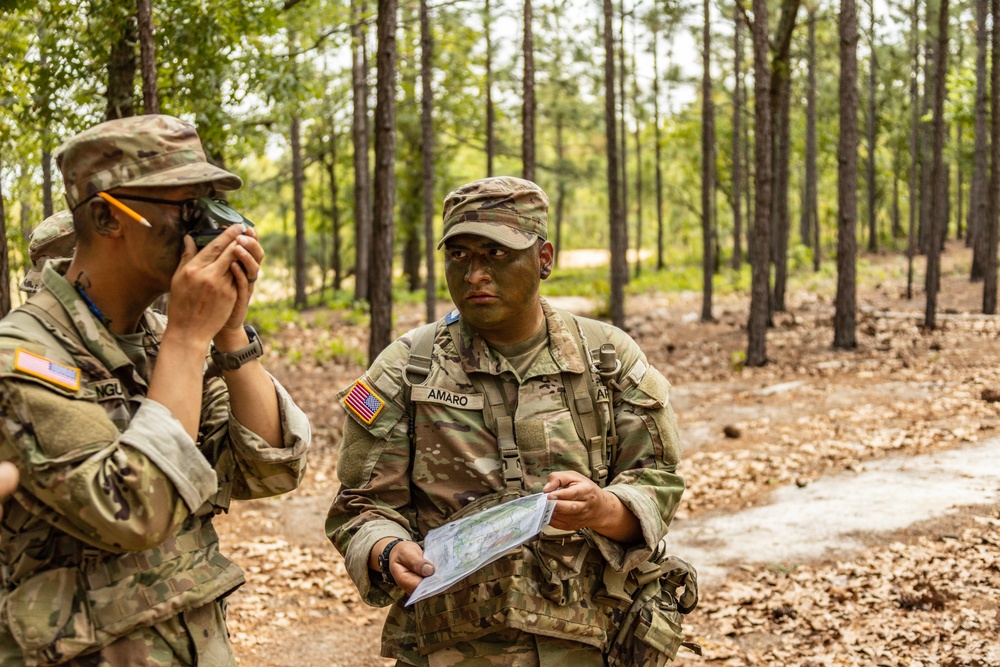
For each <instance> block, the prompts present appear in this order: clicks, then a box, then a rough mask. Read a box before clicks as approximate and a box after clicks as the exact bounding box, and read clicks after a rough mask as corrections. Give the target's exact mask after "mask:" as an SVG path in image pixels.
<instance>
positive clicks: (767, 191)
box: [746, 0, 771, 366]
mask: <svg viewBox="0 0 1000 667" xmlns="http://www.w3.org/2000/svg"><path fill="white" fill-rule="evenodd" d="M751 32H752V36H753V70H754V125H755V127H756V128H757V130H756V137H755V144H754V163H755V165H756V166H755V168H754V172H755V174H756V189H755V193H754V218H753V221H754V222H753V235H752V236H751V245H750V264H751V267H752V271H751V287H750V319H749V321H748V323H747V359H746V364H747V366H763V365H764V364H766V363H767V320H768V298H769V293H770V284H769V282H770V281H769V276H768V274H769V272H770V271H769V261H770V257H769V255H770V250H771V239H770V231H771V97H770V91H771V68H770V66H769V63H768V54H769V50H768V29H767V0H753V28H752V31H751Z"/></svg>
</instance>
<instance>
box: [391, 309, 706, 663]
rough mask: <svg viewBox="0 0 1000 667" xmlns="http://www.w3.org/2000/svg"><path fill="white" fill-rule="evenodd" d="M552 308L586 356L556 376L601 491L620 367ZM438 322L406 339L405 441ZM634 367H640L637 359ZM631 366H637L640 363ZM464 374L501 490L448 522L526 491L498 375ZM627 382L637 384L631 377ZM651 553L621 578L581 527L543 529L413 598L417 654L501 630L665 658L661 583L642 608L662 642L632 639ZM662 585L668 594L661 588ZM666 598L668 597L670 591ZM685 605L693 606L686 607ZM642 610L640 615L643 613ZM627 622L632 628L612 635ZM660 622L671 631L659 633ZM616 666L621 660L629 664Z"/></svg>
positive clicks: (674, 617)
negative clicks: (493, 447)
mask: <svg viewBox="0 0 1000 667" xmlns="http://www.w3.org/2000/svg"><path fill="white" fill-rule="evenodd" d="M554 310H555V313H556V315H557V316H558V317H559V318H560V319H561V320H562V321H563V322H564V323H565V325H566V328H567V329H568V330H569V331H570V332H571V335H572V337H573V339H574V341H575V343H576V345H577V348H578V349H579V351H580V353H581V355H582V357H583V359H584V362H585V363H584V365H585V367H586V371H585V372H584V373H582V374H577V373H566V372H564V373H561V374H560V377H561V381H562V383H563V386H564V389H565V396H566V402H567V407H568V408H569V410H570V413H571V415H572V418H573V423H574V426H575V428H576V431H577V434H578V436H579V437H580V440H581V442H583V443H585V446H586V447H587V451H588V460H589V464H590V471H591V474H590V477H591V479H592V480H593V481H594V482H595V483H597V484H598V485H599V486H601V487H604V486H606V484H607V482H608V476H609V470H610V469H611V468H612V467H613V464H614V461H615V450H616V446H617V444H618V437H617V433H616V429H615V424H614V418H613V416H614V396H613V394H612V391H611V390H612V389H617V390H619V391H621V390H624V389H625V388H626V386H627V385H626V386H622V385H619V384H617V383H616V382H614V380H612V378H613V377H614V376H615V375H617V373H618V371H619V370H620V367H621V362H620V361H618V360H617V359H616V350H615V347H614V345H613V344H611V343H609V342H606V338H605V334H604V329H603V327H602V326H601V325H600V323H598V322H596V321H594V320H589V319H586V318H579V319H578V318H576V317H574V316H573V315H571V314H570V313H568V312H565V311H562V310H557V309H554ZM446 323H447V327H448V330H449V335H450V336H451V338H452V340H453V341H454V342H455V343H456V344H457V343H458V341H459V340H460V336H459V326H460V325H459V323H458V321H457V319H452V320H451V321H447V322H446ZM437 327H438V323H437V322H434V323H431V324H427V325H424V326H423V327H420V328H418V329H416V330H415V331H414V332H413V334H412V338H411V347H410V355H409V358H408V360H407V366H406V369H405V372H404V376H403V377H404V383H403V384H404V387H405V389H404V392H405V393H404V400H405V401H406V402H407V405H408V409H409V414H410V424H411V432H410V436H411V437H413V432H412V425H413V423H414V414H415V403H414V401H413V400H411V397H412V396H413V394H414V393H415V392H419V391H420V389H421V385H422V383H423V382H424V381H425V380H426V379H427V377H428V375H429V374H430V370H431V365H432V363H433V355H432V351H433V343H434V337H435V335H436V332H437ZM581 330H582V331H581ZM581 333H582V335H581ZM594 343H599V344H598V345H597V346H596V347H594V348H593V349H591V348H590V347H588V344H589V345H593V344H594ZM637 363H639V364H642V362H641V361H639V362H637ZM638 370H639V371H642V370H644V367H643V368H640V369H638ZM630 375H631V374H630ZM639 375H641V372H640V373H639ZM469 379H470V381H471V382H472V384H473V386H474V387H475V388H476V390H477V391H478V392H479V393H480V394H482V395H484V396H485V398H486V400H485V401H484V406H483V417H484V421H485V423H486V425H487V427H488V428H489V429H490V430H492V431H493V433H494V435H495V436H496V438H497V446H498V449H499V453H500V458H501V466H502V470H501V471H502V475H503V479H504V484H505V486H506V489H505V490H504V491H502V492H499V493H495V494H492V495H489V496H486V497H483V498H480V499H479V500H477V501H475V502H473V503H470V504H469V505H466V506H465V507H463V508H462V509H461V510H460V511H459V512H456V513H455V514H454V515H453V516H452V517H451V519H452V520H454V519H459V518H461V517H463V516H468V515H470V514H474V513H476V512H478V511H480V510H483V509H486V508H487V507H491V506H494V505H497V504H500V503H502V502H505V501H507V500H510V499H512V498H514V497H517V496H520V495H524V494H525V493H526V491H525V490H524V488H523V474H522V471H521V465H520V461H519V452H518V448H517V443H516V441H515V429H514V425H513V415H512V414H511V409H510V405H509V404H508V401H507V397H506V393H505V392H504V388H503V382H502V380H501V379H500V378H499V377H497V376H492V377H489V378H486V379H484V378H482V377H479V376H478V374H476V373H471V374H469ZM631 381H634V382H636V383H638V378H636V379H634V380H631ZM627 382H629V380H626V383H627ZM654 556H656V558H655V559H651V561H650V562H649V563H644V564H643V566H642V567H640V568H639V569H638V570H637V571H635V572H634V573H630V574H629V575H625V574H623V573H621V572H616V571H614V569H613V568H611V567H606V566H605V562H604V559H603V557H602V556H601V554H600V552H599V551H598V549H597V548H596V547H595V546H594V545H593V544H592V543H591V542H590V540H589V539H588V537H587V536H586V534H585V531H564V530H558V529H554V528H552V527H546V528H545V530H543V531H542V533H541V534H540V535H539V536H538V538H537V539H535V540H532V541H529V542H528V543H527V544H525V545H523V546H522V547H519V548H517V549H515V550H513V551H512V552H511V553H509V554H507V555H505V556H504V557H502V558H500V559H499V560H497V561H495V562H493V563H491V564H489V565H486V566H485V567H483V568H481V569H479V570H477V571H476V572H474V573H473V574H471V575H470V576H469V577H467V578H466V579H463V580H462V581H461V582H459V583H457V584H455V585H454V586H452V587H451V588H449V589H448V590H446V591H444V592H443V593H441V594H440V595H437V596H434V597H431V598H429V599H425V600H421V601H418V602H417V603H416V604H415V605H414V616H415V624H416V628H415V630H416V635H417V643H418V648H419V652H420V654H421V655H427V654H429V653H432V652H433V651H436V650H439V649H442V648H446V647H448V646H452V645H454V644H456V643H458V642H462V641H472V640H475V639H478V638H479V637H483V636H486V635H488V634H490V633H492V632H495V631H496V630H499V629H501V628H504V627H507V628H514V629H518V630H521V631H523V632H530V633H534V634H540V635H545V636H550V637H555V638H558V639H567V640H571V641H576V642H581V643H583V644H588V645H591V646H594V647H596V648H599V649H600V650H602V651H603V652H605V654H608V655H609V658H613V659H615V660H618V659H619V658H616V656H618V655H621V656H624V655H625V653H626V652H627V651H628V652H630V653H629V655H632V652H631V651H632V647H633V644H638V645H639V646H640V649H641V651H642V652H643V653H644V654H645V653H648V654H649V655H647V656H646V658H649V659H650V660H651V659H652V658H653V654H654V653H657V652H660V653H661V654H663V655H667V653H669V658H672V657H673V655H674V654H675V653H676V650H677V647H678V646H679V645H680V644H681V640H682V635H681V633H680V613H681V612H680V611H679V610H678V608H677V606H676V605H674V607H673V608H672V609H667V608H663V605H660V604H659V602H660V601H661V600H660V599H659V598H657V597H656V596H657V595H659V593H660V591H661V587H660V586H659V585H656V593H655V594H654V593H651V592H650V593H649V594H647V595H646V597H645V599H644V605H645V602H648V601H650V600H653V601H654V603H655V605H654V606H657V607H658V608H660V612H659V613H655V612H654V613H652V616H655V617H656V618H657V620H658V621H660V622H658V623H657V625H656V627H655V629H654V631H652V632H650V633H649V635H650V640H651V641H657V642H659V644H660V647H658V648H657V647H654V650H652V651H648V650H646V649H647V647H648V646H649V645H650V643H649V642H644V641H642V639H641V637H640V641H639V642H634V641H631V640H632V639H633V637H632V635H634V630H635V629H636V628H642V627H646V628H648V627H649V623H647V624H646V625H645V626H642V625H641V624H640V623H637V622H635V620H634V619H633V616H636V617H638V612H637V613H636V614H634V615H633V614H632V613H631V610H632V608H633V607H634V606H636V605H635V603H636V599H638V598H641V597H642V596H640V595H638V594H639V592H640V590H644V591H649V590H650V589H651V588H652V584H656V583H657V582H658V580H659V577H660V575H661V572H660V563H659V561H660V560H662V558H663V556H664V554H663V553H662V552H659V551H658V553H657V554H654ZM692 571H693V570H692ZM654 580H655V581H654ZM692 581H693V580H692ZM644 587H645V588H644ZM689 589H690V590H692V591H693V593H692V594H693V595H694V597H695V599H697V593H696V591H697V589H696V587H694V586H691V587H689ZM675 590H676V589H675ZM663 591H664V592H666V589H665V588H664V589H663ZM669 595H670V594H669V593H667V596H668V597H669ZM654 598H655V599H654ZM645 606H647V607H648V606H649V605H645ZM691 607H692V608H693V604H692V605H691ZM647 611H648V610H647ZM687 611H690V609H688V610H687ZM687 611H684V612H683V613H687ZM405 613H406V612H404V611H402V610H401V609H400V608H399V607H398V606H396V607H394V608H393V609H392V610H391V611H390V617H392V616H396V615H402V614H405ZM664 615H668V616H669V621H667V620H664ZM649 616H650V614H647V618H648V617H649ZM391 621H392V622H394V623H396V624H400V625H402V626H404V627H405V625H406V623H405V620H404V619H403V618H397V619H391ZM626 621H631V622H629V623H626ZM626 626H628V627H630V628H632V630H629V631H626V632H625V633H622V632H619V630H621V629H623V628H626ZM667 628H669V629H670V630H671V631H670V632H666V633H665V632H664V630H665V629H667ZM625 635H628V637H626V636H625ZM660 648H665V649H666V653H664V652H662V651H660ZM669 658H667V659H669ZM620 659H621V660H627V659H628V658H627V657H623V658H620ZM614 664H622V665H624V664H627V662H620V663H618V662H616V663H614ZM634 664H640V663H634ZM642 664H653V662H645V663H642Z"/></svg>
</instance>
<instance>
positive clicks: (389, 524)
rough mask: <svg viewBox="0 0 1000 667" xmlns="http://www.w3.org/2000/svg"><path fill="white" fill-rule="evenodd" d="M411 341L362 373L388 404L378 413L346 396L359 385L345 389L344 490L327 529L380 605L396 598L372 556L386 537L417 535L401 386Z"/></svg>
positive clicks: (366, 596)
mask: <svg viewBox="0 0 1000 667" xmlns="http://www.w3.org/2000/svg"><path fill="white" fill-rule="evenodd" d="M408 355H409V345H408V344H407V343H406V342H404V341H397V342H396V343H394V344H393V345H392V346H390V347H389V348H387V349H386V350H385V351H384V352H383V353H382V354H381V355H380V356H379V358H378V359H376V360H375V363H374V364H373V365H372V367H371V368H370V369H369V370H368V372H367V373H366V374H365V375H364V376H363V377H362V378H361V379H360V381H359V382H362V383H364V386H366V387H367V388H368V389H367V390H366V391H370V392H371V393H372V394H373V395H374V396H375V397H376V399H377V400H378V401H380V402H381V403H382V406H381V407H380V408H379V410H378V414H377V416H376V417H374V418H373V419H371V420H370V422H366V420H365V417H366V416H367V414H365V413H362V414H359V413H358V412H356V411H354V410H353V409H352V408H350V407H349V405H348V403H347V402H346V401H347V399H348V397H349V396H350V394H351V392H352V391H353V390H354V388H355V387H356V386H358V385H357V383H355V385H352V386H351V387H349V388H347V389H345V390H344V391H343V392H341V393H340V399H341V404H342V405H344V406H345V409H346V411H347V413H348V419H347V422H346V423H345V425H344V435H343V438H342V440H341V443H340V453H339V457H338V459H337V475H338V477H339V478H340V491H339V492H338V493H337V496H336V497H335V498H334V500H333V504H332V505H331V506H330V511H329V514H328V516H327V519H326V534H327V536H328V537H329V538H330V540H331V541H332V542H333V544H334V545H335V546H336V547H337V549H338V550H339V551H340V553H341V554H343V556H344V561H345V563H346V565H347V571H348V574H350V576H351V579H352V580H353V581H354V583H355V585H356V586H357V587H358V591H359V592H360V593H361V597H362V599H363V600H364V601H365V602H366V603H368V604H370V605H374V606H385V605H388V604H391V603H392V602H393V598H392V597H391V596H390V591H389V589H388V587H386V586H385V585H384V584H382V582H381V579H380V578H378V577H375V578H373V577H372V575H373V574H374V573H372V572H371V571H370V570H369V569H368V556H369V554H370V553H371V550H372V547H373V546H374V545H375V543H376V542H378V541H379V540H381V539H382V538H384V537H402V538H404V539H415V537H414V535H415V533H416V530H415V525H416V517H415V514H414V510H413V509H412V507H411V505H410V477H409V474H410V454H411V452H410V439H409V435H408V432H407V431H408V415H407V412H406V410H405V409H404V404H403V401H402V396H401V391H400V387H401V386H402V384H401V377H402V369H403V367H404V366H405V364H406V360H407V358H408Z"/></svg>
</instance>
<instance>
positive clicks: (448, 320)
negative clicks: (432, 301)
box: [444, 308, 462, 324]
mask: <svg viewBox="0 0 1000 667" xmlns="http://www.w3.org/2000/svg"><path fill="white" fill-rule="evenodd" d="M461 316H462V314H461V313H459V312H458V308H456V309H455V310H453V311H451V312H450V313H448V314H447V315H445V317H444V323H445V324H454V323H455V322H458V318H460V317H461Z"/></svg>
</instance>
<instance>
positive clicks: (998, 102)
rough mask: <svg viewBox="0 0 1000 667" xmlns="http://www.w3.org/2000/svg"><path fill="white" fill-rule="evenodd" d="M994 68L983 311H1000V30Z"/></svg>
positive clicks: (998, 13)
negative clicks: (999, 221)
mask: <svg viewBox="0 0 1000 667" xmlns="http://www.w3.org/2000/svg"><path fill="white" fill-rule="evenodd" d="M990 8H991V14H992V15H993V25H994V26H1000V0H992V2H991V5H990ZM991 41H992V47H993V48H992V49H991V58H992V63H991V67H990V112H991V114H990V183H989V188H988V192H989V215H988V218H987V220H986V224H985V225H984V226H983V228H984V229H983V232H984V233H985V235H986V257H985V258H984V259H985V261H984V262H983V312H984V313H986V314H987V315H995V314H996V312H997V238H998V237H1000V234H998V233H997V219H998V216H1000V30H997V29H996V28H995V27H994V29H993V31H992V40H991Z"/></svg>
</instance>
